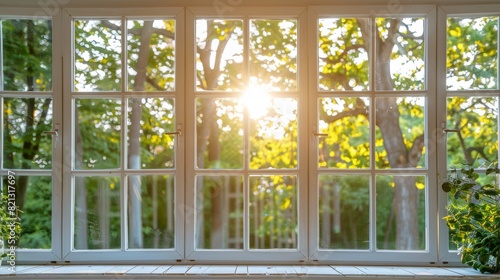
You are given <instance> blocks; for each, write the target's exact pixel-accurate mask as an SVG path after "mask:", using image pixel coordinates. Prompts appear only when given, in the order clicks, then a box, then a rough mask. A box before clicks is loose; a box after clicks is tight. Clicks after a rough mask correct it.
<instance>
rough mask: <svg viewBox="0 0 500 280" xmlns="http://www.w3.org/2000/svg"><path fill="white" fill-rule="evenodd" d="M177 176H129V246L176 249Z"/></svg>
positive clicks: (132, 247) (134, 247) (133, 247)
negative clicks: (175, 177) (175, 181)
mask: <svg viewBox="0 0 500 280" xmlns="http://www.w3.org/2000/svg"><path fill="white" fill-rule="evenodd" d="M174 203H175V192H174V176H170V175H150V176H139V175H134V176H128V204H127V205H128V211H127V213H128V239H129V240H128V242H129V248H131V249H140V248H159V249H166V248H173V247H174V238H175V231H174V225H175V219H174V211H175V205H174Z"/></svg>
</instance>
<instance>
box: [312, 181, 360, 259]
mask: <svg viewBox="0 0 500 280" xmlns="http://www.w3.org/2000/svg"><path fill="white" fill-rule="evenodd" d="M369 181H370V180H369V176H366V175H343V176H338V175H320V176H319V205H318V207H319V247H320V248H322V249H364V250H367V249H369V246H370V183H369Z"/></svg>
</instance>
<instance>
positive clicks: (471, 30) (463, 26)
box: [446, 17, 498, 90]
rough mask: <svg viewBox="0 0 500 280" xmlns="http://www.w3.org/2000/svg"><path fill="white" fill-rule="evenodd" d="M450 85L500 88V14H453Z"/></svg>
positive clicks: (448, 60) (450, 20) (450, 21)
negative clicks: (476, 15) (499, 21)
mask: <svg viewBox="0 0 500 280" xmlns="http://www.w3.org/2000/svg"><path fill="white" fill-rule="evenodd" d="M447 31H448V34H447V40H446V42H447V50H446V52H447V56H446V68H447V69H446V70H447V71H446V77H447V80H446V88H447V89H448V90H476V89H498V17H466V18H464V17H460V18H458V17H451V18H448V26H447Z"/></svg>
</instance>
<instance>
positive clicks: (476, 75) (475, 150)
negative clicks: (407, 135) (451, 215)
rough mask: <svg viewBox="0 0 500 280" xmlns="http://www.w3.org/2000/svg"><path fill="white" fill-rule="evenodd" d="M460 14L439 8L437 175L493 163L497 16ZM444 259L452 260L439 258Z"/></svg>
mask: <svg viewBox="0 0 500 280" xmlns="http://www.w3.org/2000/svg"><path fill="white" fill-rule="evenodd" d="M464 11H465V10H464V7H456V8H452V9H444V11H443V17H442V19H441V20H442V21H443V22H446V26H447V28H446V44H445V43H444V42H443V43H442V44H443V45H442V46H441V48H440V51H442V53H443V54H444V51H443V50H446V53H445V55H444V56H443V58H445V59H443V60H442V61H441V62H440V64H441V65H442V66H445V67H443V70H445V71H442V72H444V73H445V75H446V76H445V78H444V79H445V82H443V84H442V85H441V88H440V90H439V92H440V94H442V95H443V97H445V100H446V101H445V103H443V104H442V105H441V106H445V108H446V115H445V116H443V118H442V122H441V125H442V128H443V130H444V133H443V135H444V139H443V142H445V143H446V154H445V155H446V156H443V162H442V163H441V164H440V166H446V168H447V169H446V170H443V171H442V174H446V172H450V171H452V170H454V169H461V168H462V167H463V166H464V165H470V166H472V167H473V168H475V169H477V170H478V171H479V172H480V173H481V172H482V173H483V174H484V172H485V170H486V169H487V168H488V167H490V166H492V165H494V164H498V125H499V124H498V109H499V104H498V98H499V96H500V95H499V94H500V91H499V89H500V88H499V85H498V82H499V74H498V65H499V62H498V49H499V44H498V38H499V34H498V29H499V14H498V13H491V11H486V10H484V9H478V10H477V11H476V13H473V14H470V13H464ZM443 35H444V32H443ZM443 111H444V110H443ZM478 180H485V178H482V176H480V178H479V179H478ZM441 201H442V204H446V203H453V201H454V199H453V198H452V197H446V196H445V195H443V196H442V198H441ZM445 229H446V228H445ZM444 232H447V231H444ZM441 246H442V248H443V249H442V250H443V251H445V252H453V251H454V250H456V249H457V248H456V245H454V244H448V243H443V244H442V245H441ZM443 258H445V259H450V258H451V256H449V255H446V254H443Z"/></svg>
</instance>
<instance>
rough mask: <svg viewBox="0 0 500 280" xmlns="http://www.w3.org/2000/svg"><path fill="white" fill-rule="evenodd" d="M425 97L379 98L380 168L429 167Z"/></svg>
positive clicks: (378, 165)
mask: <svg viewBox="0 0 500 280" xmlns="http://www.w3.org/2000/svg"><path fill="white" fill-rule="evenodd" d="M425 113H426V109H425V97H381V98H377V99H376V113H375V115H376V123H377V129H376V138H375V149H376V152H375V161H376V164H377V168H425V166H426V147H425V135H424V133H425Z"/></svg>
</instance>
